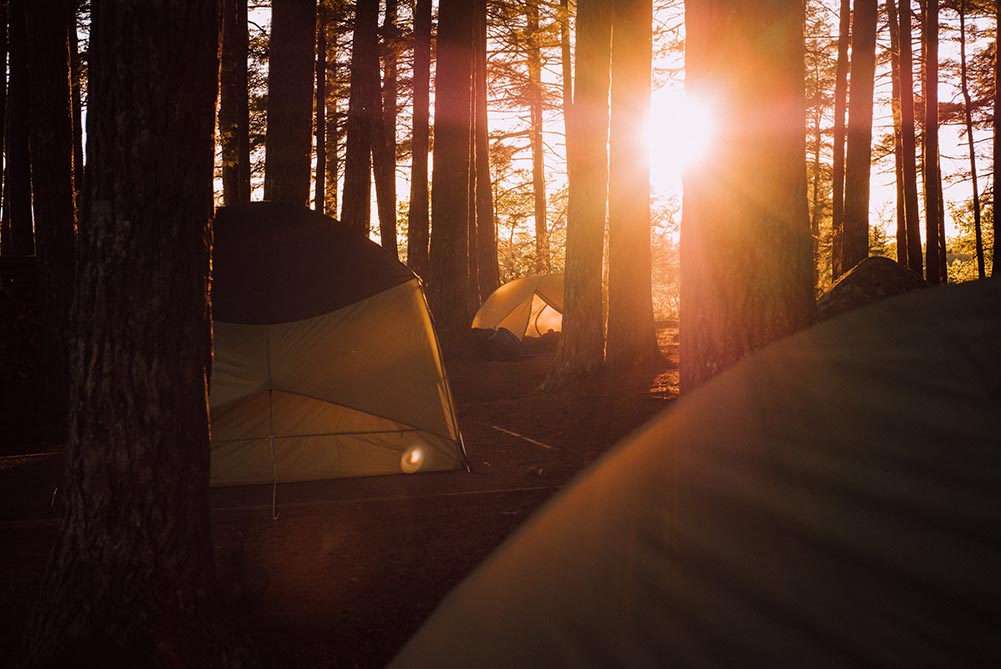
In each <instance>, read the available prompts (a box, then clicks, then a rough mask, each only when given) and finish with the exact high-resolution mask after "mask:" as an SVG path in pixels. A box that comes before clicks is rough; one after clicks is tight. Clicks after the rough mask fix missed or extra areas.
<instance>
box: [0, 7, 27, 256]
mask: <svg viewBox="0 0 1001 669" xmlns="http://www.w3.org/2000/svg"><path fill="white" fill-rule="evenodd" d="M26 7H27V0H10V3H9V4H8V8H7V10H8V16H9V21H10V26H9V32H8V35H9V36H8V49H9V51H10V61H9V64H8V67H9V72H10V73H9V80H8V84H7V85H8V88H7V113H6V119H5V121H6V126H5V132H6V134H7V138H6V142H5V144H6V147H5V148H6V154H5V156H4V170H5V172H6V174H5V176H4V193H3V229H2V231H0V252H2V253H3V255H6V256H30V255H32V254H34V252H35V239H34V233H33V228H34V224H33V222H32V219H31V155H30V148H29V146H28V137H29V135H30V127H31V124H30V116H29V110H28V107H29V104H30V95H31V84H30V80H29V76H30V75H29V73H28V52H29V50H30V49H29V46H28V42H27V35H26V34H25V8H26Z"/></svg>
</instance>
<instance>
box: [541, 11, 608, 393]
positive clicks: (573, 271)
mask: <svg viewBox="0 0 1001 669" xmlns="http://www.w3.org/2000/svg"><path fill="white" fill-rule="evenodd" d="M611 28H612V8H611V4H610V3H608V2H605V1H604V0H578V2H577V42H576V81H575V85H574V88H575V92H574V101H573V113H572V114H571V115H570V120H569V131H570V132H569V134H568V136H567V149H568V155H567V167H568V181H569V183H568V187H569V203H568V208H567V251H566V269H565V270H564V272H563V285H564V296H563V334H562V335H561V337H560V344H559V348H558V349H557V353H556V361H555V362H554V364H553V369H552V371H551V372H550V375H549V379H547V381H546V384H547V385H554V384H556V383H559V382H560V381H561V380H563V379H566V378H568V377H575V376H581V375H588V374H594V373H596V372H599V371H601V369H602V365H603V362H604V349H605V337H604V332H603V330H604V328H603V322H602V321H603V314H602V296H601V275H602V254H603V250H604V231H605V206H606V202H607V188H608V124H609V120H608V115H609V109H608V89H609V62H610V61H609V58H610V52H611V37H612V35H611Z"/></svg>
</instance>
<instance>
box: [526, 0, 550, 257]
mask: <svg viewBox="0 0 1001 669" xmlns="http://www.w3.org/2000/svg"><path fill="white" fill-rule="evenodd" d="M525 19H526V21H525V23H526V26H525V36H526V37H527V38H528V43H527V46H526V49H527V52H528V53H527V56H528V88H527V90H526V96H527V98H528V109H529V117H530V120H529V125H528V128H529V130H528V138H529V141H530V142H531V145H532V200H533V203H534V207H533V210H532V211H533V214H534V218H535V271H536V272H538V273H539V274H544V273H547V272H549V268H550V264H549V226H548V224H547V222H546V158H545V156H546V154H545V146H544V145H543V143H542V52H541V48H540V46H539V6H538V5H537V4H536V3H534V2H528V3H525Z"/></svg>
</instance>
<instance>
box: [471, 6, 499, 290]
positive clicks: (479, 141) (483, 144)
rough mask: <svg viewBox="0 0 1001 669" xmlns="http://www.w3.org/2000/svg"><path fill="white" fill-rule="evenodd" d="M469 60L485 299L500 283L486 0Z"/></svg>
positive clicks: (478, 243) (480, 268) (478, 9)
mask: <svg viewBox="0 0 1001 669" xmlns="http://www.w3.org/2000/svg"><path fill="white" fill-rule="evenodd" d="M474 9H475V11H476V16H475V22H476V25H475V30H476V34H475V35H474V38H475V40H476V43H475V49H476V52H475V54H474V62H473V77H474V85H475V86H474V88H475V99H474V100H473V108H474V109H473V126H474V133H473V134H474V137H473V150H474V153H475V165H474V166H473V170H474V172H475V174H476V180H475V181H476V188H475V193H474V196H475V198H476V207H475V210H476V254H477V263H476V264H477V270H478V277H479V281H478V285H479V290H480V292H479V295H478V297H479V301H480V303H482V302H485V301H486V299H487V298H488V297H489V296H490V294H491V293H493V292H494V291H495V290H497V288H498V286H500V267H499V262H498V259H497V223H496V220H495V218H494V194H493V181H492V180H491V178H490V138H489V133H490V128H489V127H488V118H487V3H486V0H476V3H475V5H474Z"/></svg>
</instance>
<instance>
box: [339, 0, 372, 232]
mask: <svg viewBox="0 0 1001 669" xmlns="http://www.w3.org/2000/svg"><path fill="white" fill-rule="evenodd" d="M378 27H379V0H358V2H357V3H356V5H355V23H354V38H353V42H352V48H351V93H350V96H349V98H348V127H347V147H346V153H345V156H344V197H343V199H342V201H341V220H342V221H344V222H345V223H347V224H348V225H350V226H351V227H352V228H354V229H356V230H357V231H358V232H359V234H363V235H365V236H368V231H369V226H370V225H371V221H372V211H371V210H372V205H371V200H372V140H373V137H372V128H373V125H374V123H373V118H374V117H375V115H377V114H381V113H382V110H381V108H380V106H379V105H377V104H376V103H377V102H378V100H379V88H378V84H379V52H378V47H379V45H378ZM373 86H374V87H375V89H374V90H373Z"/></svg>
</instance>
